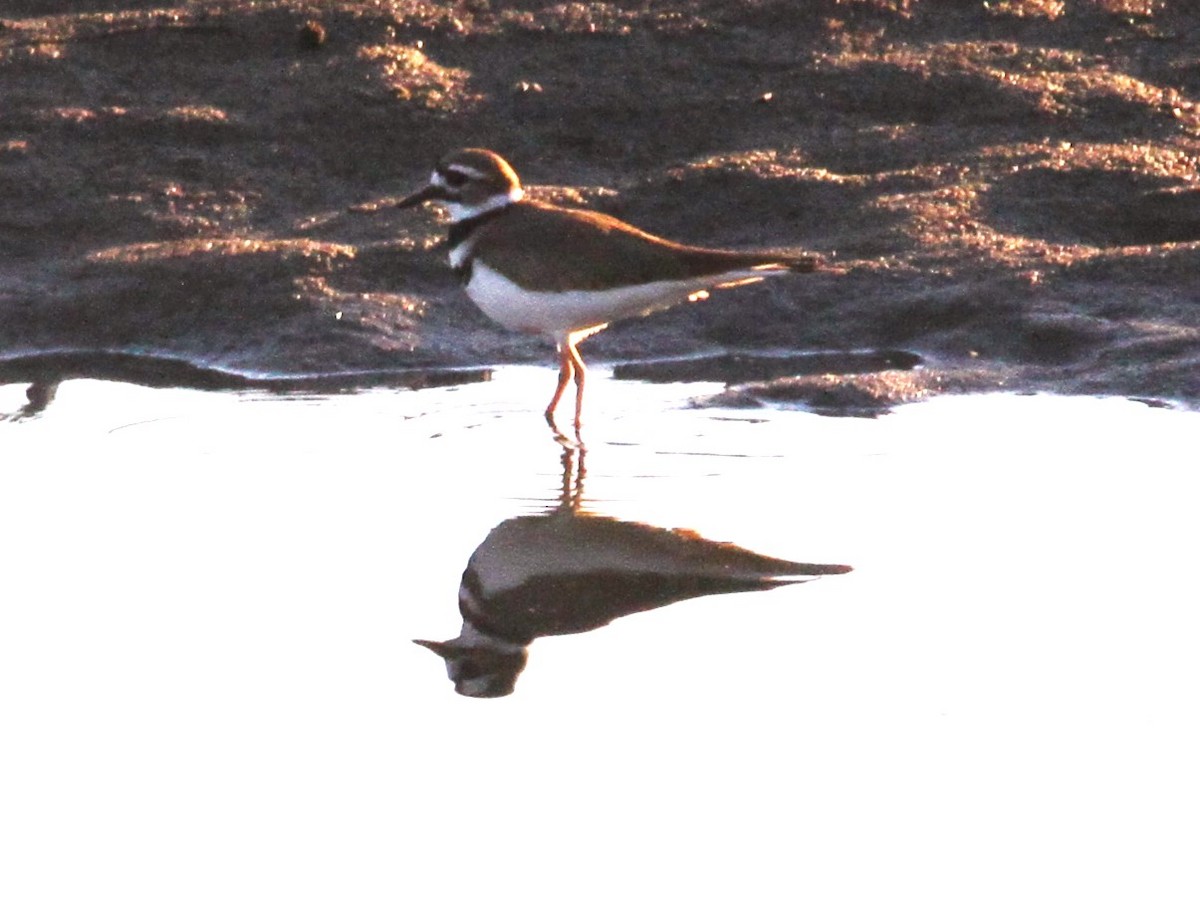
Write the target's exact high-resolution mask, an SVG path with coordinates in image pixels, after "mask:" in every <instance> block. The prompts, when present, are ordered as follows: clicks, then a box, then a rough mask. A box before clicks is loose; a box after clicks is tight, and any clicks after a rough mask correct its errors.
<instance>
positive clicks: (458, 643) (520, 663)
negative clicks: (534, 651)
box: [413, 637, 529, 698]
mask: <svg viewBox="0 0 1200 909" xmlns="http://www.w3.org/2000/svg"><path fill="white" fill-rule="evenodd" d="M413 643H414V644H420V645H421V646H422V647H428V648H429V649H430V650H432V651H433V652H434V653H436V654H437V655H438V656H440V657H441V658H442V659H443V660H445V661H446V675H448V676H449V677H450V681H452V682H453V683H454V690H455V691H457V692H458V693H459V694H463V695H466V696H467V697H473V698H500V697H504V696H505V695H509V694H512V693H513V689H514V688H515V687H516V684H517V676H518V675H520V674H521V670H522V669H524V668H525V661H526V660H527V659H528V658H529V651H528V650H526V648H524V647H521V646H520V645H516V644H508V643H507V642H495V643H485V642H484V641H478V640H477V641H474V642H473V643H470V644H465V643H462V639H461V637H460V638H456V639H455V640H452V641H413Z"/></svg>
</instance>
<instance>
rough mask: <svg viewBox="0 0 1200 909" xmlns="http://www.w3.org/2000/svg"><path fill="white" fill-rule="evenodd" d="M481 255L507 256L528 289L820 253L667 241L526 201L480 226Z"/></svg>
mask: <svg viewBox="0 0 1200 909" xmlns="http://www.w3.org/2000/svg"><path fill="white" fill-rule="evenodd" d="M474 251H475V254H476V255H477V256H479V257H480V258H481V259H483V260H484V261H491V262H497V261H501V260H502V261H503V262H504V268H503V269H502V271H503V272H504V274H505V275H506V276H507V277H508V278H509V279H510V280H512V281H514V282H516V283H517V284H519V285H520V286H521V287H524V288H526V289H528V290H550V291H555V290H567V289H583V290H604V289H606V288H610V287H616V286H620V285H627V284H645V283H650V282H653V281H691V280H693V279H696V280H697V283H698V284H700V285H703V284H704V282H703V280H702V279H703V278H707V277H713V278H718V277H720V276H723V275H728V274H730V273H733V272H739V271H750V270H752V269H763V271H764V275H765V274H766V273H768V272H769V271H772V270H774V271H784V270H791V271H812V270H813V269H814V268H816V265H817V262H816V260H815V259H812V258H808V257H795V256H779V255H772V254H770V253H762V252H735V251H732V250H719V249H704V248H701V247H696V246H685V245H682V244H679V243H674V242H672V241H670V240H664V239H663V238H661V237H656V236H654V235H653V234H648V233H646V232H645V231H642V230H638V229H637V228H636V227H634V226H632V225H630V224H626V223H625V222H624V221H619V220H617V219H616V218H613V217H610V216H608V215H603V214H600V213H598V212H592V211H587V210H584V209H567V208H560V207H558V206H554V205H545V204H541V203H536V202H520V203H518V204H516V205H514V206H512V208H511V209H509V210H508V211H507V212H506V213H505V215H504V217H503V218H499V219H497V220H496V221H494V222H492V223H490V224H486V225H483V226H482V227H481V228H480V229H479V233H478V238H477V240H476V244H475V248H474Z"/></svg>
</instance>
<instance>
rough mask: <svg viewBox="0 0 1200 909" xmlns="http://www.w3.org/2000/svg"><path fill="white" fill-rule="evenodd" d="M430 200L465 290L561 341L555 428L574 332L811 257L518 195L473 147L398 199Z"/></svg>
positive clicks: (492, 160) (809, 265) (584, 333)
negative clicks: (725, 244) (742, 248)
mask: <svg viewBox="0 0 1200 909" xmlns="http://www.w3.org/2000/svg"><path fill="white" fill-rule="evenodd" d="M430 201H433V202H439V203H441V204H442V205H444V206H445V208H446V210H447V211H448V213H449V215H450V222H451V223H450V235H449V242H448V247H449V258H450V265H451V267H452V268H453V269H454V272H455V273H456V274H457V275H458V277H459V279H460V280H461V281H462V283H463V285H464V286H465V288H466V291H467V295H468V296H470V298H471V299H472V300H473V301H474V302H475V304H476V305H477V306H478V307H479V308H480V309H481V310H482V311H483V312H484V313H485V314H486V315H487V316H489V317H490V318H491V319H493V320H494V321H495V322H498V323H499V324H500V325H502V326H504V327H505V328H508V329H512V330H516V331H522V332H530V333H535V334H540V335H543V336H546V337H548V338H549V339H550V340H552V341H553V342H554V343H555V344H556V345H557V346H558V353H559V374H558V386H557V388H556V389H555V391H554V397H553V398H551V399H550V404H549V406H548V407H547V408H546V419H547V421H548V422H549V423H550V425H551V426H552V427H553V426H554V411H555V408H556V407H557V406H558V403H559V401H560V400H561V399H562V396H563V393H564V392H565V391H566V389H567V386H568V384H569V383H570V382H571V380H572V379H574V381H575V428H576V431H577V432H578V430H579V428H580V425H581V413H582V409H583V387H584V376H585V374H586V371H585V368H584V365H583V359H582V357H580V355H579V351H578V349H577V345H578V344H579V342H580V341H582V340H584V339H585V338H587V337H588V336H590V335H592V334H595V333H596V332H598V331H600V330H601V329H603V328H605V327H607V325H608V324H609V323H610V322H612V321H614V320H617V319H622V318H627V317H630V316H643V315H647V314H649V313H652V312H656V311H658V310H661V309H665V308H667V307H669V306H673V305H675V304H676V303H681V302H683V301H685V300H698V299H703V298H704V297H706V296H707V295H708V291H709V290H712V289H715V288H722V287H734V286H737V285H740V284H749V283H753V282H755V281H761V280H762V279H763V278H766V277H770V276H773V275H780V274H786V273H789V272H810V271H813V270H814V269H815V268H816V267H817V264H818V262H817V259H816V258H814V257H811V256H792V255H778V254H772V253H762V252H737V251H733V250H721V249H706V248H703V247H698V246H686V245H684V244H681V243H675V242H673V241H671V240H665V239H663V238H661V237H656V236H654V235H652V234H648V233H646V232H645V231H642V230H639V229H638V228H636V227H634V226H632V225H630V224H626V223H625V222H623V221H619V220H617V219H616V218H613V217H610V216H608V215H604V214H600V213H598V212H594V211H587V210H585V209H577V208H564V207H562V206H558V205H550V204H546V203H543V202H535V201H532V200H530V199H526V198H525V191H524V189H523V188H522V187H521V180H520V178H519V177H518V176H517V173H516V171H514V170H513V168H512V167H511V166H510V165H509V163H508V162H507V161H505V160H504V159H503V158H501V157H500V156H499V155H497V154H496V153H495V152H492V151H488V150H487V149H482V148H466V149H461V150H459V151H455V152H451V153H450V154H448V155H446V156H445V157H444V158H442V160H441V161H439V162H438V163H437V166H436V167H435V168H434V170H433V174H432V176H431V177H430V179H429V183H428V184H427V185H426V186H425V187H423V188H422V189H420V190H418V191H417V192H414V193H412V194H411V195H409V196H407V197H405V198H404V199H402V200H401V201H400V202H398V203H396V204H397V207H399V208H410V207H412V206H415V205H420V204H421V203H423V202H430Z"/></svg>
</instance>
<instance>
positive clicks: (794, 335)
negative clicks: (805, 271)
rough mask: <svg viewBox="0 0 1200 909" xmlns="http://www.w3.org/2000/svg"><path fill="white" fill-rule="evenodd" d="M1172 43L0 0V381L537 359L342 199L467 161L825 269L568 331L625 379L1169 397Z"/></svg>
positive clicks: (1082, 30) (1076, 23)
mask: <svg viewBox="0 0 1200 909" xmlns="http://www.w3.org/2000/svg"><path fill="white" fill-rule="evenodd" d="M1198 48H1200V5H1197V4H1193V3H1188V2H1184V0H1175V2H1171V0H989V2H983V0H936V2H935V0H812V2H797V0H743V2H725V0H721V2H717V0H693V2H683V0H655V2H649V0H644V2H611V3H553V2H538V0H525V2H516V0H514V2H501V0H463V2H458V3H436V4H435V3H428V2H421V0H324V2H315V0H310V2H304V0H194V2H180V3H178V4H176V5H166V4H164V3H162V2H152V0H150V2H146V0H142V2H139V0H124V2H120V0H91V2H87V0H80V2H66V0H59V2H55V0H6V2H5V3H4V4H3V5H0V200H2V201H0V357H2V358H3V362H0V378H3V379H6V380H9V381H15V380H18V379H20V380H31V379H37V380H39V381H50V380H53V379H54V378H58V377H61V376H62V375H67V374H72V375H75V374H108V373H112V374H126V373H128V372H129V364H130V363H136V364H139V365H138V366H137V367H136V368H135V369H133V372H134V373H135V374H136V375H134V378H137V379H138V380H139V381H155V380H158V381H180V382H184V383H189V384H204V383H205V382H207V383H210V384H218V385H219V384H221V382H222V381H228V382H229V383H230V384H235V385H236V384H238V383H243V382H255V381H265V382H272V381H273V382H284V383H287V382H294V381H296V377H297V376H322V377H325V379H326V380H328V379H329V377H330V376H336V375H337V374H345V373H356V372H357V373H363V374H364V375H365V376H372V377H375V378H374V379H372V381H377V380H379V378H378V377H379V376H393V375H395V373H396V371H397V370H402V371H403V370H412V371H413V372H412V373H411V375H413V376H417V377H418V379H417V381H434V380H436V375H437V374H438V371H440V370H441V369H443V368H458V367H463V368H465V367H481V366H487V365H491V364H497V363H504V362H512V361H530V360H540V359H545V360H546V361H547V362H548V361H549V359H550V353H549V347H548V345H547V344H546V343H545V342H543V341H541V340H538V339H531V338H527V337H523V336H517V335H512V334H509V333H506V332H504V331H502V330H500V329H498V328H497V327H495V326H493V325H492V324H490V323H489V322H488V320H487V319H486V318H485V317H483V316H482V315H481V314H480V313H479V312H478V311H476V310H475V309H474V307H473V306H472V305H471V304H470V303H469V301H467V299H466V298H465V296H464V295H463V294H462V292H461V291H460V289H459V288H458V287H457V286H456V284H455V282H454V279H453V277H452V276H451V274H450V273H449V271H448V269H447V268H446V267H445V265H444V263H443V261H442V257H441V255H440V254H439V253H438V252H437V251H436V250H435V249H434V248H433V247H434V246H435V244H436V243H437V241H438V239H439V238H440V236H441V234H442V230H443V228H442V226H441V225H440V224H439V222H438V219H437V217H436V215H435V214H434V213H433V212H427V213H418V212H411V211H409V212H402V211H394V210H390V209H387V208H386V206H380V207H381V210H380V211H379V213H376V214H362V213H356V212H353V211H351V210H350V209H351V208H352V207H353V206H356V205H363V204H366V205H367V206H368V207H370V206H371V205H374V204H379V203H385V202H386V201H387V200H388V199H391V198H395V197H397V196H399V195H400V194H401V193H404V192H406V191H408V190H409V189H411V188H414V187H415V186H416V185H418V184H419V183H421V181H423V180H424V178H425V177H426V175H427V174H428V172H429V169H430V165H431V163H432V162H433V161H434V160H435V159H436V158H437V157H439V156H440V155H441V154H442V153H443V152H444V151H446V150H448V149H451V148H456V147H459V146H465V145H483V146H487V147H490V148H493V149H495V150H497V151H499V152H500V153H501V154H503V155H504V156H505V157H507V158H508V159H509V160H510V161H511V162H512V163H513V164H514V166H515V167H516V168H517V169H518V171H519V172H520V173H521V174H522V176H523V178H524V179H525V182H526V183H527V184H530V185H531V188H532V191H533V192H534V194H536V195H540V196H543V197H546V198H553V199H558V200H563V201H570V202H574V203H578V204H581V205H586V206H589V207H594V208H598V209H601V210H604V211H607V212H610V213H612V214H615V215H617V216H619V217H622V218H625V219H627V220H631V221H633V222H635V223H637V224H639V225H640V226H642V227H644V228H646V229H649V230H652V231H654V232H656V233H661V234H665V235H668V236H671V237H674V238H678V239H682V240H686V241H689V242H694V243H701V244H709V245H720V246H734V247H773V248H789V249H797V250H810V251H814V252H818V253H820V254H822V255H823V256H824V257H825V258H826V259H827V260H828V261H829V262H830V263H832V264H835V265H837V266H839V269H838V270H837V271H831V272H829V273H827V274H823V275H815V276H802V277H797V278H795V279H789V280H778V281H774V282H769V283H767V284H761V285H757V286H754V287H749V288H743V289H738V290H735V291H729V292H724V293H722V294H714V296H713V297H712V298H711V299H710V300H709V301H707V302H705V303H703V304H700V305H696V306H684V307H680V308H677V309H675V310H672V311H670V312H668V313H664V314H660V315H657V316H654V317H651V318H648V319H645V320H641V321H638V322H635V323H629V324H624V325H617V326H614V327H613V328H612V329H610V330H609V331H608V332H605V333H603V334H601V335H599V336H597V337H596V338H594V339H592V340H590V341H588V342H587V345H586V348H585V353H586V354H587V355H588V356H589V358H591V359H593V360H600V359H608V360H614V361H645V360H654V361H655V362H653V363H649V364H647V363H644V362H642V363H637V364H635V365H632V366H629V367H625V368H624V370H626V372H625V374H636V375H638V376H640V377H651V378H660V379H670V378H675V377H693V376H696V375H704V376H708V377H711V376H719V377H722V378H726V379H727V380H729V381H730V382H731V385H732V386H733V387H731V389H730V391H729V392H728V393H727V395H726V396H723V398H724V400H725V401H726V402H728V401H730V400H733V401H736V402H739V403H754V402H756V401H761V400H767V399H769V400H786V401H797V402H806V403H808V404H810V405H812V406H817V407H822V408H828V409H831V410H833V411H837V410H838V409H839V408H841V409H844V410H846V411H847V412H857V411H863V412H871V411H873V410H874V409H877V408H878V407H879V406H886V404H887V403H889V402H894V401H903V400H913V399H918V398H921V397H924V396H926V395H929V394H933V393H937V392H939V391H947V390H950V391H953V390H968V389H979V388H997V387H1004V388H1014V389H1053V390H1059V391H1067V392H1082V393H1113V394H1122V395H1130V396H1137V397H1145V398H1150V399H1159V400H1171V401H1176V402H1180V403H1183V404H1185V405H1189V406H1194V405H1195V404H1196V403H1197V402H1200V370H1198V369H1197V365H1198V361H1200V189H1198V184H1197V156H1198V155H1200V107H1198V106H1197V103H1196V102H1197V100H1200V56H1198V54H1200V51H1198V50H1197V49H1198ZM795 351H806V352H818V353H819V354H820V356H818V357H815V358H797V357H796V356H794V355H788V356H778V354H780V353H783V352H795ZM864 352H865V353H864ZM764 354H774V355H775V356H763V355H764ZM697 357H699V358H698V359H697ZM680 358H683V359H680ZM916 364H919V365H920V368H913V367H914V365H916ZM205 376H207V378H204V377H205ZM214 376H215V377H218V378H217V379H214V378H213V377H214ZM431 376H432V377H433V378H430V377H431ZM400 380H401V379H400V377H397V381H400Z"/></svg>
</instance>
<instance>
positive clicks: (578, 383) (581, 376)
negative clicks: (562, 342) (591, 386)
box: [566, 340, 587, 434]
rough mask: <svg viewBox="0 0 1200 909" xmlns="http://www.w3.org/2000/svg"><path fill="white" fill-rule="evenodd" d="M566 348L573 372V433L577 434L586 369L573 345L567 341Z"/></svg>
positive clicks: (581, 424) (580, 420) (581, 422)
mask: <svg viewBox="0 0 1200 909" xmlns="http://www.w3.org/2000/svg"><path fill="white" fill-rule="evenodd" d="M566 346H567V354H568V356H569V357H570V358H571V366H572V367H573V368H574V370H575V432H576V434H578V432H579V430H580V429H581V428H582V427H583V383H584V380H585V379H586V378H587V367H586V366H584V365H583V357H581V356H579V351H578V350H576V349H575V344H574V343H573V342H572V341H570V340H568V341H567V345H566Z"/></svg>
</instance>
